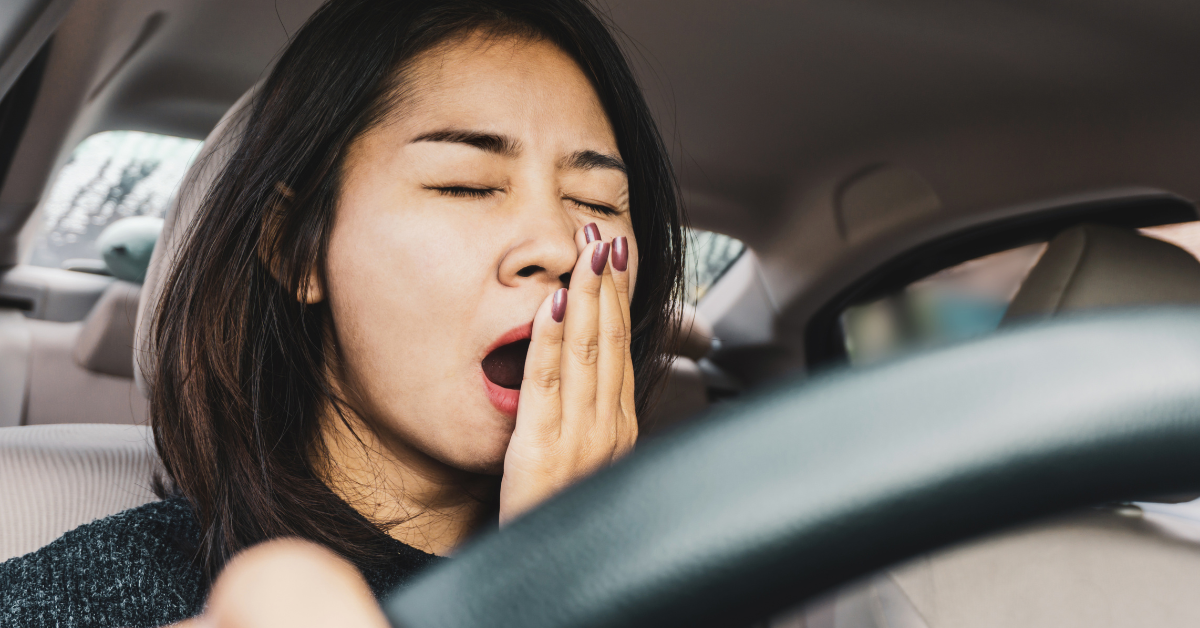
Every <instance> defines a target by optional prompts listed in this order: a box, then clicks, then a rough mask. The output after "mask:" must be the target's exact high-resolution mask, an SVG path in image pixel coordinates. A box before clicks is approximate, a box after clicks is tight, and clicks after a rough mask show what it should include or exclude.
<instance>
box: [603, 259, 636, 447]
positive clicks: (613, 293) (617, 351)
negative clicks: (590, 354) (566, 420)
mask: <svg viewBox="0 0 1200 628" xmlns="http://www.w3.org/2000/svg"><path fill="white" fill-rule="evenodd" d="M610 250H611V249H610ZM610 258H611V253H610ZM621 309H622V307H621V300H620V297H619V296H618V294H617V287H616V285H615V283H614V281H613V273H612V268H611V264H609V265H607V267H606V268H605V269H604V274H603V275H601V281H600V311H599V317H600V323H599V328H598V332H599V338H598V340H599V345H600V357H599V359H598V361H597V367H596V426H595V429H596V430H597V432H598V433H602V434H604V435H605V436H607V439H608V443H609V451H608V456H607V460H606V462H607V461H609V460H611V459H612V456H613V455H614V454H615V453H616V451H617V450H618V449H620V448H621V443H622V442H623V441H624V439H625V432H626V431H627V427H626V425H625V421H624V420H623V417H622V411H621V392H622V386H623V383H624V378H625V352H626V346H627V344H628V337H629V334H628V331H629V330H628V324H627V322H626V320H625V316H624V315H623V314H622V313H621Z"/></svg>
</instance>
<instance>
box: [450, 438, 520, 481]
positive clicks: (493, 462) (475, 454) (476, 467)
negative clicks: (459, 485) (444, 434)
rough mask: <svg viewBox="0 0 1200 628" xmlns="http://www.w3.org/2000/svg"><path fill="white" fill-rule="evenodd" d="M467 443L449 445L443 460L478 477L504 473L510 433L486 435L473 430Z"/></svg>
mask: <svg viewBox="0 0 1200 628" xmlns="http://www.w3.org/2000/svg"><path fill="white" fill-rule="evenodd" d="M473 432H474V433H473V434H471V438H470V440H469V441H467V442H459V443H456V444H454V445H451V446H450V448H449V452H448V453H449V455H448V456H447V458H445V459H443V461H444V462H446V463H447V464H449V465H451V466H453V467H455V468H457V469H461V470H463V471H467V472H469V473H478V474H480V475H501V474H502V473H504V455H505V454H506V453H507V452H508V441H509V439H510V438H512V431H509V430H506V431H504V432H503V433H488V432H487V431H485V430H473Z"/></svg>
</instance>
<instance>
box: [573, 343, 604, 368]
mask: <svg viewBox="0 0 1200 628" xmlns="http://www.w3.org/2000/svg"><path fill="white" fill-rule="evenodd" d="M569 346H570V351H571V356H572V357H574V358H575V360H576V361H577V362H578V363H580V364H582V365H584V366H594V365H595V364H596V362H597V361H599V359H600V342H599V340H597V339H596V337H594V336H585V337H583V338H576V339H575V340H572V341H571V342H570V344H569Z"/></svg>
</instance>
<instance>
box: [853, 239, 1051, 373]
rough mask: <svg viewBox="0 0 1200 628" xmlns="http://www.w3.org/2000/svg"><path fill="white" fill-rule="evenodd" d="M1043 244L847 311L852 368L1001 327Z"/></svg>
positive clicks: (960, 267) (913, 285)
mask: <svg viewBox="0 0 1200 628" xmlns="http://www.w3.org/2000/svg"><path fill="white" fill-rule="evenodd" d="M1045 249H1046V245H1045V243H1042V244H1031V245H1029V246H1022V247H1019V248H1015V249H1010V250H1007V251H1002V252H1000V253H995V254H993V255H988V256H985V257H980V258H978V259H973V260H970V261H967V262H963V263H962V264H959V265H957V266H952V267H950V268H947V269H945V270H942V271H940V272H938V273H935V274H933V275H930V276H928V277H926V278H924V279H921V280H920V281H916V282H913V283H911V284H909V285H908V286H906V287H905V288H904V289H902V290H900V291H899V292H896V293H893V294H890V295H888V296H885V297H883V298H881V299H877V300H875V301H871V302H869V303H864V304H861V305H855V306H851V307H848V308H846V311H845V312H843V313H842V316H841V324H842V333H843V338H844V341H845V343H846V353H847V354H848V355H849V356H850V362H851V363H852V364H866V363H870V362H874V361H877V360H880V359H883V358H886V357H888V356H891V355H894V354H896V353H898V352H900V351H906V350H911V349H914V348H918V347H926V346H934V345H939V344H944V343H947V342H954V341H957V340H964V339H967V338H971V337H974V336H979V335H982V334H986V333H989V332H992V331H995V329H996V327H997V326H998V325H999V324H1000V319H1001V318H1003V317H1004V312H1005V310H1007V309H1008V304H1009V303H1010V302H1011V301H1012V299H1013V297H1014V296H1016V294H1017V290H1018V289H1019V288H1020V287H1021V282H1022V281H1024V280H1025V276H1026V275H1028V274H1029V271H1030V269H1032V268H1033V265H1034V264H1036V263H1037V261H1038V259H1039V258H1040V257H1041V255H1042V252H1043V251H1044V250H1045Z"/></svg>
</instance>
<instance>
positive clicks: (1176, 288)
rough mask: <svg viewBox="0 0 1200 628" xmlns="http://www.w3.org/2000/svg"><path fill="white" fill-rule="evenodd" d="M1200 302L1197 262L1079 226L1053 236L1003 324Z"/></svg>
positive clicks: (1123, 234) (1110, 230) (1125, 233)
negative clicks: (1079, 313)
mask: <svg viewBox="0 0 1200 628" xmlns="http://www.w3.org/2000/svg"><path fill="white" fill-rule="evenodd" d="M1186 304H1200V261H1196V258H1195V257H1192V255H1191V254H1190V253H1188V252H1187V251H1185V250H1183V249H1181V248H1179V247H1177V246H1175V245H1174V244H1169V243H1167V242H1163V241H1162V240H1156V239H1154V238H1150V237H1147V236H1143V235H1140V234H1138V233H1137V232H1135V231H1130V230H1128V229H1118V228H1115V227H1106V226H1102V225H1080V226H1077V227H1072V228H1070V229H1067V230H1066V231H1064V232H1062V233H1060V234H1059V235H1058V236H1056V237H1055V238H1054V239H1053V240H1052V241H1051V242H1050V244H1049V246H1047V247H1046V251H1045V252H1044V253H1042V258H1041V259H1040V260H1038V263H1037V264H1036V265H1034V267H1033V269H1032V270H1030V271H1029V275H1028V276H1027V277H1026V278H1025V281H1024V282H1023V283H1022V284H1021V289H1020V290H1018V291H1017V294H1016V296H1014V297H1013V300H1012V303H1011V304H1010V305H1009V307H1008V311H1007V312H1006V313H1005V315H1004V321H1003V323H1002V324H1009V323H1012V322H1014V321H1022V320H1030V319H1034V318H1041V317H1048V316H1056V315H1059V314H1063V313H1067V312H1074V311H1079V310H1095V309H1100V308H1110V307H1131V306H1139V305H1186Z"/></svg>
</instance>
